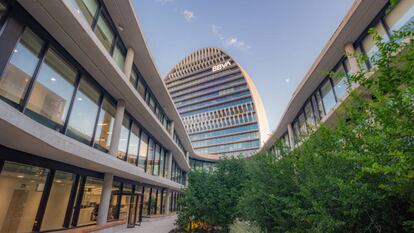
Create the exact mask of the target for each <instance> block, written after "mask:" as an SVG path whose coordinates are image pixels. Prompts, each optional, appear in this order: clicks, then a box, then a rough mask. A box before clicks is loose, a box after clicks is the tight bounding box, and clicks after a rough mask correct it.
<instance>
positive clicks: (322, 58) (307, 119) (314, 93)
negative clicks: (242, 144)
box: [263, 0, 414, 155]
mask: <svg viewBox="0 0 414 233" xmlns="http://www.w3.org/2000/svg"><path fill="white" fill-rule="evenodd" d="M412 22H414V0H401V1H398V3H397V4H396V5H395V6H392V7H391V5H390V3H389V1H387V0H364V1H360V0H358V1H355V2H354V4H353V6H352V7H351V9H350V11H349V12H348V13H347V15H346V16H345V18H344V19H343V21H342V23H341V24H340V25H339V27H338V29H337V30H336V31H335V33H334V34H333V36H332V37H331V39H330V40H329V41H328V43H327V44H326V46H325V48H324V49H323V50H322V52H321V54H320V55H319V57H318V58H317V59H316V61H315V63H314V64H313V65H312V67H311V69H310V70H309V71H308V72H307V75H306V76H305V77H304V79H303V80H302V82H301V83H300V85H299V87H298V88H297V89H296V91H295V92H294V94H293V96H292V99H291V100H290V102H289V105H288V107H287V109H286V110H285V113H284V115H283V117H282V118H281V121H280V123H279V125H278V126H277V128H276V130H275V131H274V132H273V134H272V136H271V137H270V138H269V140H268V141H267V142H266V143H265V145H264V146H263V150H266V151H269V152H271V153H273V154H276V155H278V154H279V153H280V151H279V150H280V147H277V146H275V142H276V141H280V142H281V143H282V145H284V148H286V149H287V150H292V149H294V148H296V147H298V146H300V145H301V143H302V141H303V140H306V137H307V135H309V134H310V133H311V132H312V131H313V130H315V129H316V128H317V127H318V125H319V124H320V123H321V122H322V123H325V124H327V125H330V126H333V125H334V124H335V120H336V119H337V118H338V117H339V116H340V115H339V114H340V113H339V112H338V111H337V109H338V108H339V107H340V106H341V104H342V103H343V102H344V101H346V100H347V98H348V96H349V91H350V90H354V89H356V88H359V87H358V85H355V84H348V82H347V75H350V74H352V73H356V72H358V71H359V70H361V69H363V70H374V69H373V68H374V67H375V64H372V63H370V62H369V61H368V62H366V63H364V64H359V63H358V61H357V55H356V54H362V55H366V56H368V57H372V56H375V54H376V53H377V52H378V49H377V47H376V45H375V41H374V39H373V35H372V34H370V33H369V32H368V31H369V29H370V28H375V29H376V31H377V33H378V35H379V36H381V37H382V38H383V39H384V40H388V38H389V36H391V35H392V34H393V33H394V32H395V31H397V30H399V29H401V28H402V27H404V26H406V25H408V24H410V23H412ZM327 71H331V72H327ZM328 73H331V74H335V75H333V77H332V76H331V75H322V74H328ZM370 73H372V72H369V74H370Z"/></svg>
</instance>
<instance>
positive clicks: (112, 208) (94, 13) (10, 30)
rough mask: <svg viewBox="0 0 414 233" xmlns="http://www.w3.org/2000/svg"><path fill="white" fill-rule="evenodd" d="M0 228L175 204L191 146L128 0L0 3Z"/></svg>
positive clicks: (54, 226) (128, 217)
mask: <svg viewBox="0 0 414 233" xmlns="http://www.w3.org/2000/svg"><path fill="white" fill-rule="evenodd" d="M0 99H1V100H0V132H1V133H0V209H1V211H0V232H2V233H16V232H44V231H55V230H65V229H71V228H80V227H85V226H87V228H88V229H89V231H92V230H94V229H95V230H96V229H105V230H106V232H111V231H112V232H118V231H119V230H120V229H122V228H126V227H134V226H136V225H137V224H138V223H139V222H140V221H142V219H145V218H150V217H154V216H159V215H164V214H166V213H170V212H174V211H176V210H177V209H179V206H178V202H177V201H178V199H179V198H180V197H181V196H182V194H181V190H182V188H183V187H184V186H185V184H186V173H187V172H188V171H189V169H190V166H189V160H188V158H189V156H191V155H192V154H194V151H193V149H192V147H191V142H190V140H189V138H188V135H187V134H186V131H185V128H184V125H183V124H182V122H181V119H180V117H179V115H178V112H177V111H176V109H175V108H174V106H173V102H172V100H171V98H170V96H169V94H168V92H167V89H166V87H165V85H164V83H163V81H162V79H161V78H160V76H159V74H158V72H157V70H156V68H155V66H154V64H153V61H152V60H151V56H150V54H149V51H148V49H147V47H146V44H145V41H144V38H143V35H142V32H141V30H140V27H139V25H138V22H137V18H136V13H135V12H134V8H133V6H132V3H131V1H111V0H53V1H27V0H17V1H12V0H0Z"/></svg>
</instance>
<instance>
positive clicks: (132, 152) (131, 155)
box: [128, 123, 140, 165]
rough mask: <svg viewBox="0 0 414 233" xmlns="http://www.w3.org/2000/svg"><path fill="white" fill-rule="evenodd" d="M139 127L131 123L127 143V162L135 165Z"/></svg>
mask: <svg viewBox="0 0 414 233" xmlns="http://www.w3.org/2000/svg"><path fill="white" fill-rule="evenodd" d="M139 133H140V128H139V127H138V125H137V124H135V123H133V124H132V127H131V134H130V136H129V143H128V162H129V163H131V164H134V165H136V164H137V160H138V145H139Z"/></svg>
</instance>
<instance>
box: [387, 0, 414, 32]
mask: <svg viewBox="0 0 414 233" xmlns="http://www.w3.org/2000/svg"><path fill="white" fill-rule="evenodd" d="M385 20H386V22H387V25H388V27H389V28H390V31H391V32H392V33H393V32H394V31H398V30H399V29H401V28H402V27H404V26H405V25H408V24H409V23H410V22H413V21H414V0H405V1H399V2H398V4H397V5H396V6H395V7H393V8H392V11H391V12H389V14H387V15H386V16H385Z"/></svg>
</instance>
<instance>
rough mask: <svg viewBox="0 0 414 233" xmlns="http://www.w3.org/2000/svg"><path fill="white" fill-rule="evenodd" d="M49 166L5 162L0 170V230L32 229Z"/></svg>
mask: <svg viewBox="0 0 414 233" xmlns="http://www.w3.org/2000/svg"><path fill="white" fill-rule="evenodd" d="M48 173H49V170H48V169H45V168H40V167H35V166H30V165H24V164H19V163H13V162H8V161H7V162H5V164H4V166H3V169H2V171H1V173H0V197H1V201H0V209H1V210H2V211H0V232H32V228H33V224H34V223H35V217H36V213H37V208H38V206H39V204H40V199H41V197H42V194H43V191H44V187H45V182H46V177H47V175H48Z"/></svg>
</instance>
